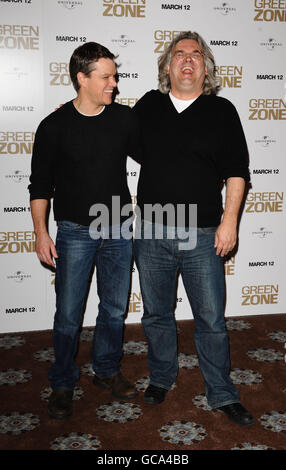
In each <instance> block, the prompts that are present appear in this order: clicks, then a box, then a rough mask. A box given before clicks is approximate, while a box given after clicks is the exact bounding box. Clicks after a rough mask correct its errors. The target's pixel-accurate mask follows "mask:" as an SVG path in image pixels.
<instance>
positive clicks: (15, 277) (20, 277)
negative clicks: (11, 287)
mask: <svg viewBox="0 0 286 470" xmlns="http://www.w3.org/2000/svg"><path fill="white" fill-rule="evenodd" d="M31 278H32V276H31V274H25V273H24V272H23V271H16V272H15V273H14V274H11V275H10V276H7V279H9V280H12V281H14V282H17V283H18V284H20V283H22V282H23V281H26V280H27V279H31Z"/></svg>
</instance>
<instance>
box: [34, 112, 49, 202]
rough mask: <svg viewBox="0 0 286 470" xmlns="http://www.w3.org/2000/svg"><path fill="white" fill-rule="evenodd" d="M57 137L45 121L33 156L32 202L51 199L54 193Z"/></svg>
mask: <svg viewBox="0 0 286 470" xmlns="http://www.w3.org/2000/svg"><path fill="white" fill-rule="evenodd" d="M54 142H55V135H54V132H53V130H52V129H51V127H50V126H49V125H48V124H47V121H46V120H44V121H42V122H41V123H40V125H39V127H38V129H37V131H36V134H35V142H34V147H33V154H32V163H31V175H30V184H29V186H28V190H29V192H30V201H32V200H33V199H50V198H51V197H52V196H53V192H54V171H53V170H54V163H53V162H54V159H55V156H56V155H55V154H56V146H55V145H54Z"/></svg>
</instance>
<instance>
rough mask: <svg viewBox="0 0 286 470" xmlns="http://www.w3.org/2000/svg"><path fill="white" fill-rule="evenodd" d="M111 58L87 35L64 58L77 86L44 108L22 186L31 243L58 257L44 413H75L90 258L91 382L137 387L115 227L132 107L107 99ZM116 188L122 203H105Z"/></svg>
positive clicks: (118, 390)
mask: <svg viewBox="0 0 286 470" xmlns="http://www.w3.org/2000/svg"><path fill="white" fill-rule="evenodd" d="M114 59H115V57H114V55H113V54H112V53H111V52H110V51H109V50H108V49H106V48H105V47H104V46H101V45H100V44H97V43H94V42H90V43H86V44H84V45H82V46H80V47H79V48H77V49H76V50H75V51H74V53H73V55H72V57H71V60H70V76H71V80H72V82H73V85H74V88H75V90H76V92H77V96H76V98H75V99H74V100H72V101H70V102H68V103H66V104H64V105H63V106H62V107H60V108H59V109H58V110H57V111H55V112H53V113H52V114H50V115H49V116H47V117H46V118H45V119H44V120H43V121H42V122H41V123H40V125H39V127H38V129H37V132H36V136H35V143H34V150H33V156H32V172H31V177H30V182H31V184H30V185H29V191H30V200H31V212H32V217H33V222H34V229H35V233H36V252H37V255H38V257H39V259H40V260H41V261H42V262H43V263H46V264H48V265H50V266H54V265H55V264H56V277H55V288H56V314H55V319H54V331H53V333H54V353H55V362H54V364H53V365H52V367H51V369H50V373H49V379H50V380H51V386H52V394H51V396H50V399H49V405H48V412H49V416H50V417H52V418H56V419H63V418H66V417H68V416H70V415H71V413H72V397H73V390H74V387H75V383H76V381H77V380H78V378H79V368H78V366H77V365H76V363H75V360H74V358H75V355H76V350H77V343H78V334H79V327H80V325H81V320H82V307H83V304H84V300H85V296H86V292H87V288H88V283H89V278H90V273H91V270H92V266H93V262H94V261H95V264H96V272H97V286H98V296H99V300H100V302H99V308H98V316H97V320H96V328H95V332H94V338H93V344H92V367H93V371H94V373H95V375H94V379H93V383H94V384H95V385H97V386H99V387H101V388H106V389H109V390H110V391H111V392H112V394H113V395H114V396H116V397H118V398H120V399H130V398H133V397H134V396H136V392H135V389H134V387H133V385H131V384H130V383H129V382H128V381H127V380H126V379H125V378H124V377H123V375H122V374H121V372H120V360H121V356H122V340H123V338H122V336H123V322H124V314H125V313H126V308H127V303H128V293H129V284H130V267H131V257H132V233H130V232H129V231H128V230H127V231H126V233H124V234H123V233H122V230H121V228H122V223H123V221H124V220H125V219H126V217H120V215H121V211H120V209H121V207H122V206H123V205H125V204H130V205H131V197H130V194H129V189H128V185H127V179H126V158H127V155H133V154H134V152H135V149H136V145H137V144H136V143H137V142H138V134H137V130H138V127H137V126H136V119H134V116H133V115H132V113H131V110H130V108H128V107H127V106H122V105H119V104H118V103H114V102H113V99H112V98H113V95H114V91H115V89H116V86H117V80H116V76H117V70H116V64H115V62H114ZM50 198H53V208H54V217H55V220H56V222H57V225H58V230H57V239H56V245H55V244H54V242H53V240H52V239H51V238H50V236H49V234H48V231H47V226H46V216H47V208H48V201H49V199H50ZM114 198H117V201H119V204H121V206H120V205H118V204H117V205H116V206H115V207H116V210H115V211H114V212H115V213H112V209H113V201H114ZM97 204H98V206H97ZM99 204H100V206H99ZM94 205H95V206H94ZM102 207H104V208H105V209H106V211H105V216H106V214H107V215H108V217H107V218H106V217H105V218H102V220H101V222H102V223H101V224H99V225H98V227H97V228H96V229H93V230H92V224H91V223H92V221H93V219H94V217H93V216H92V215H97V210H96V208H97V209H99V208H102ZM98 228H100V230H98ZM55 260H56V261H55Z"/></svg>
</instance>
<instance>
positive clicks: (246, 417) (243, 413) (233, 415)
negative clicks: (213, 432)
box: [217, 403, 254, 426]
mask: <svg viewBox="0 0 286 470" xmlns="http://www.w3.org/2000/svg"><path fill="white" fill-rule="evenodd" d="M217 410H219V411H223V412H224V413H225V414H226V415H227V417H228V418H229V419H230V420H231V421H234V422H235V423H236V424H239V425H240V426H251V425H252V424H253V423H254V418H253V416H251V414H250V413H249V412H248V411H247V410H246V409H245V408H243V406H242V405H241V404H240V403H231V405H225V406H221V407H220V408H217Z"/></svg>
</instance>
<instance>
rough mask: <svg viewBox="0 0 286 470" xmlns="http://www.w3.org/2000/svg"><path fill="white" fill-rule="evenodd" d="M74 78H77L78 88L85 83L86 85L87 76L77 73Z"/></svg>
mask: <svg viewBox="0 0 286 470" xmlns="http://www.w3.org/2000/svg"><path fill="white" fill-rule="evenodd" d="M76 76H77V81H78V84H79V86H80V87H84V86H85V83H86V79H87V76H86V75H85V74H84V73H82V72H78V73H77V75H76Z"/></svg>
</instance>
